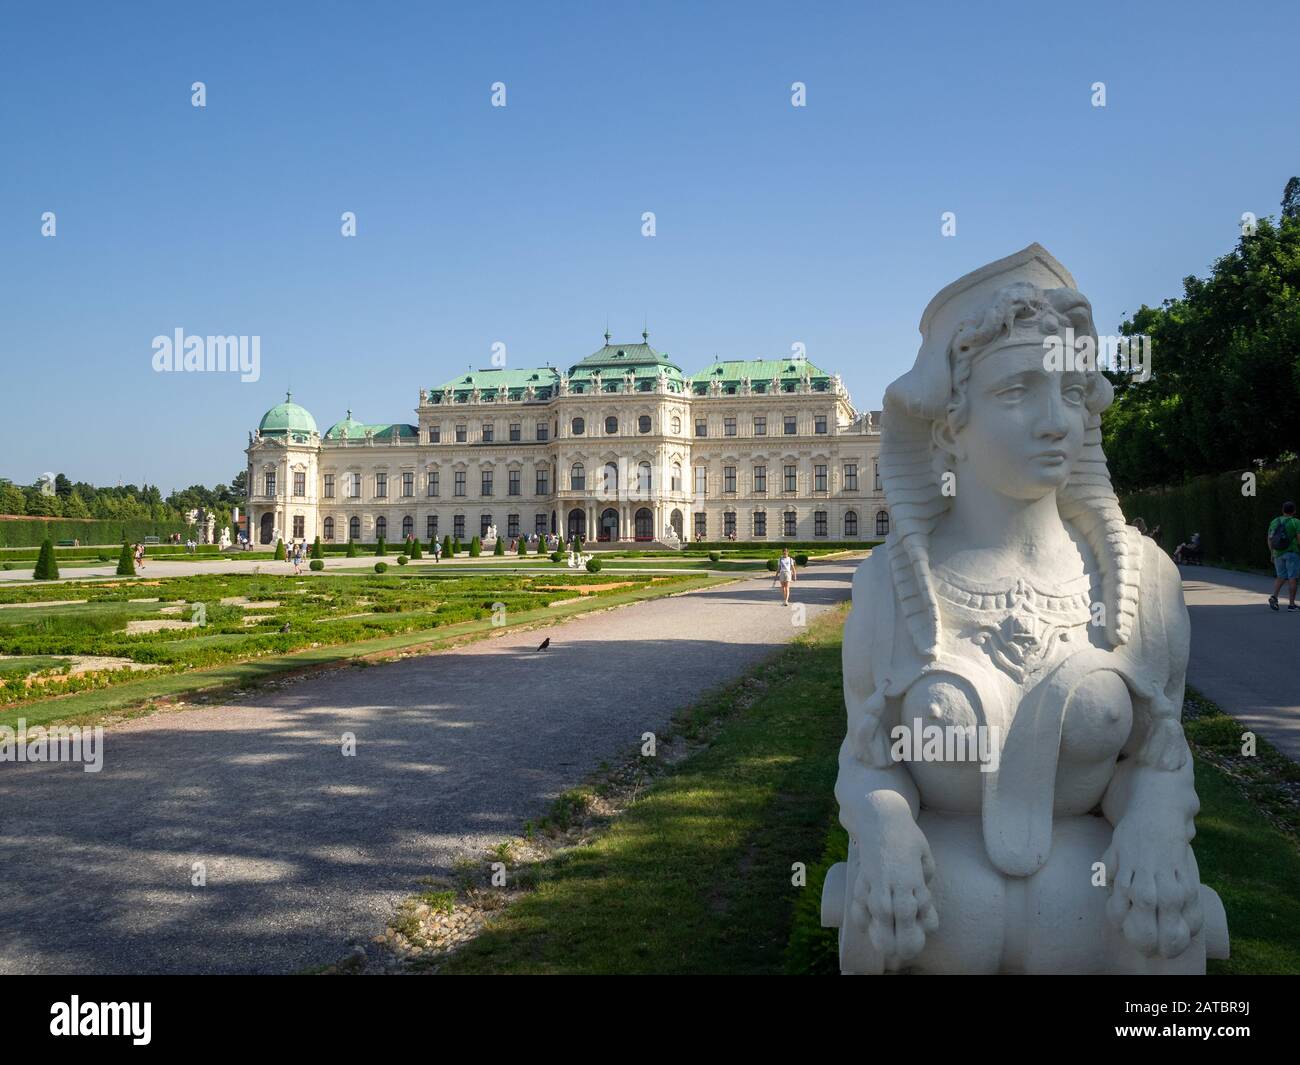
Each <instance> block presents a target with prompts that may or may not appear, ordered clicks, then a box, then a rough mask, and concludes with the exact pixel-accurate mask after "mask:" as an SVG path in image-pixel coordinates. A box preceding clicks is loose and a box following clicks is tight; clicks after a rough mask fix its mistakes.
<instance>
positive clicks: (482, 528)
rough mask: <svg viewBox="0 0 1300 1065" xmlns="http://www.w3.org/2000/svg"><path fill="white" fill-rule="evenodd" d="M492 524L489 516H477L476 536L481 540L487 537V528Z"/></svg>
mask: <svg viewBox="0 0 1300 1065" xmlns="http://www.w3.org/2000/svg"><path fill="white" fill-rule="evenodd" d="M491 524H492V515H491V514H480V515H479V516H478V535H479V539H480V540H481V539H482V538H483V537H485V536H486V535H487V531H488V526H489V525H491Z"/></svg>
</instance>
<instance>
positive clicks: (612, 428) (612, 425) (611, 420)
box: [605, 414, 618, 436]
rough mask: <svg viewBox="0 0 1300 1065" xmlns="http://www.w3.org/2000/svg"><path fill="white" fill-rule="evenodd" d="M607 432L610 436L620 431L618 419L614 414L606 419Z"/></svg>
mask: <svg viewBox="0 0 1300 1065" xmlns="http://www.w3.org/2000/svg"><path fill="white" fill-rule="evenodd" d="M605 432H606V433H608V434H609V435H610V436H613V435H614V434H615V433H616V432H618V419H617V418H615V417H614V415H612V414H611V415H610V416H609V417H607V418H606V419H605Z"/></svg>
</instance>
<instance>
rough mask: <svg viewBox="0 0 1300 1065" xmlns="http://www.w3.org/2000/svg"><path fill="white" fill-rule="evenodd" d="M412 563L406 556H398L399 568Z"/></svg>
mask: <svg viewBox="0 0 1300 1065" xmlns="http://www.w3.org/2000/svg"><path fill="white" fill-rule="evenodd" d="M410 561H411V560H410V559H409V558H407V557H406V556H405V555H398V556H397V564H398V565H399V566H405V565H406V564H407V563H408V562H410Z"/></svg>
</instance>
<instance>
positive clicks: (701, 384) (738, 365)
mask: <svg viewBox="0 0 1300 1065" xmlns="http://www.w3.org/2000/svg"><path fill="white" fill-rule="evenodd" d="M805 375H807V376H808V377H809V378H810V379H811V380H812V387H813V389H814V390H815V391H818V392H824V391H826V389H827V388H829V387H830V380H831V375H830V374H828V373H827V372H826V371H825V370H823V369H821V368H820V367H818V366H815V365H814V364H813V363H811V362H809V361H808V360H807V359H798V358H789V359H720V360H719V361H717V362H715V363H713V364H712V365H711V366H707V367H705V368H704V369H703V370H700V371H699V372H698V373H696V374H694V375H692V377H691V382H692V385H693V392H694V394H695V395H698V396H702V395H705V394H707V393H708V390H709V383H710V382H711V381H714V380H717V381H720V382H721V383H722V390H723V392H736V391H738V390H739V385H740V382H741V381H742V380H743V379H744V378H746V377H748V378H749V381H750V387H752V388H753V390H754V391H755V392H767V391H770V390H771V387H772V381H773V379H776V380H779V381H780V382H781V390H782V391H783V392H793V391H794V388H795V386H796V385H797V384H798V383H799V381H801V380H802V379H803V377H804V376H805Z"/></svg>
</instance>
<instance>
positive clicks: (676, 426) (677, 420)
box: [672, 414, 682, 433]
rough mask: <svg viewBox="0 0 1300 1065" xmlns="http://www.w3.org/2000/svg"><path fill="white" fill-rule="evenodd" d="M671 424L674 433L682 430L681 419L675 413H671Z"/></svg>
mask: <svg viewBox="0 0 1300 1065" xmlns="http://www.w3.org/2000/svg"><path fill="white" fill-rule="evenodd" d="M672 425H673V432H674V433H680V432H681V431H682V420H681V418H679V417H677V415H676V414H674V415H673V421H672Z"/></svg>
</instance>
